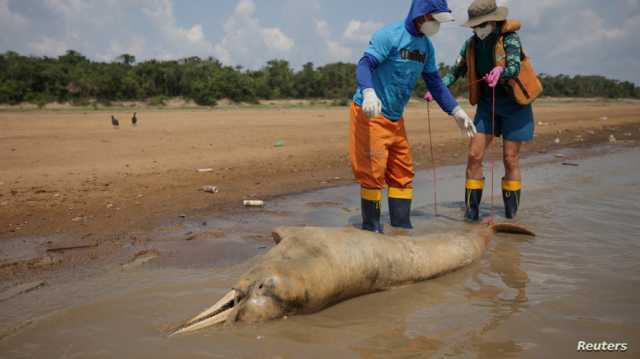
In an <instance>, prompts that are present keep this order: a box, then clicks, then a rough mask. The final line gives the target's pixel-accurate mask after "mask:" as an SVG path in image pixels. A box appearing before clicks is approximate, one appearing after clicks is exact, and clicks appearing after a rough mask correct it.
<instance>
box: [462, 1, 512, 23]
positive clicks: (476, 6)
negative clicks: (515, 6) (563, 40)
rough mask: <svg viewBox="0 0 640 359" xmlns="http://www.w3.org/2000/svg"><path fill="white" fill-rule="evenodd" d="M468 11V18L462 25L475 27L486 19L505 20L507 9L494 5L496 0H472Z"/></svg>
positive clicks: (507, 13)
mask: <svg viewBox="0 0 640 359" xmlns="http://www.w3.org/2000/svg"><path fill="white" fill-rule="evenodd" d="M468 13H469V20H468V21H467V22H466V23H465V24H464V25H463V26H466V27H476V26H478V25H480V24H482V23H485V22H487V21H504V20H506V19H507V16H508V15H509V9H507V8H506V7H504V6H498V5H496V0H473V2H472V3H471V5H469V10H468Z"/></svg>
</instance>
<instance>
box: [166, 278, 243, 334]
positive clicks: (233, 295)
mask: <svg viewBox="0 0 640 359" xmlns="http://www.w3.org/2000/svg"><path fill="white" fill-rule="evenodd" d="M241 298H242V295H241V294H240V292H239V291H237V290H235V289H232V290H231V291H229V292H228V293H227V294H225V295H224V297H222V299H220V300H219V301H218V302H217V303H216V304H214V305H212V306H211V307H209V308H208V309H206V310H204V311H203V312H201V313H200V314H198V315H196V316H195V317H193V318H192V319H191V320H189V321H188V322H186V323H185V324H183V325H181V326H180V327H178V328H177V329H175V330H174V331H173V332H172V333H171V334H169V336H173V335H176V334H183V333H189V332H194V331H196V330H200V329H204V328H207V327H210V326H213V325H216V324H220V323H224V322H226V321H227V319H229V318H230V317H231V314H232V312H233V310H234V309H235V307H236V306H237V305H238V302H239V300H240V299H241Z"/></svg>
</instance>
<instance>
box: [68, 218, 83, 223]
mask: <svg viewBox="0 0 640 359" xmlns="http://www.w3.org/2000/svg"><path fill="white" fill-rule="evenodd" d="M83 219H84V217H74V218H72V219H71V222H80V221H82V220H83Z"/></svg>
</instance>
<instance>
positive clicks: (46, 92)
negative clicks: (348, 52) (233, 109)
mask: <svg viewBox="0 0 640 359" xmlns="http://www.w3.org/2000/svg"><path fill="white" fill-rule="evenodd" d="M440 70H441V72H442V73H446V72H447V71H448V67H447V66H445V65H444V64H440ZM541 79H542V81H543V84H544V87H545V95H546V96H560V97H608V98H640V88H639V87H637V86H635V85H634V84H633V83H630V82H626V81H625V82H622V81H617V80H611V79H607V78H605V77H603V76H573V77H571V76H566V75H557V76H549V75H542V76H541ZM355 88H356V81H355V65H354V64H349V63H332V64H327V65H324V66H320V67H315V66H314V65H313V64H312V63H307V64H305V65H304V66H302V68H301V69H300V70H297V71H295V70H294V69H293V68H292V67H291V66H290V64H289V63H288V62H287V61H285V60H271V61H269V62H267V63H266V64H265V66H263V67H262V68H261V69H259V70H248V69H243V68H242V67H232V66H225V65H223V64H222V63H221V62H220V61H218V60H216V59H214V58H211V57H209V58H206V59H202V58H199V57H188V58H184V59H180V60H169V61H158V60H148V61H144V62H139V63H137V62H136V58H135V56H133V55H129V54H123V55H121V56H119V57H118V58H117V59H116V60H115V61H113V62H111V63H105V62H95V61H91V60H90V59H88V58H87V57H85V56H83V55H82V54H80V53H78V52H76V51H73V50H69V51H67V52H66V53H65V54H64V55H62V56H59V57H57V58H51V57H34V56H23V55H20V54H17V53H15V52H11V51H10V52H6V53H4V54H0V103H4V104H7V103H8V104H17V103H20V102H25V101H26V102H32V103H38V104H46V103H49V102H56V101H57V102H71V103H74V104H83V103H87V102H88V101H89V100H94V99H95V100H97V101H99V102H105V103H108V102H111V101H126V100H149V99H154V98H171V97H184V98H187V99H191V100H193V101H194V102H196V103H197V104H199V105H206V106H213V105H215V104H216V103H217V101H218V100H220V99H223V98H227V99H230V100H232V101H235V102H257V101H258V100H262V99H264V100H267V99H312V98H325V99H338V100H341V101H344V102H345V103H348V99H349V98H350V97H351V96H352V95H353V92H354V89H355ZM424 90H425V85H424V83H423V81H419V82H418V86H417V87H416V89H415V92H414V93H415V95H416V96H421V95H422V94H423V93H424ZM451 90H452V92H453V93H454V94H455V95H465V92H466V81H465V80H464V79H463V80H462V81H458V83H456V84H455V85H454V86H452V88H451Z"/></svg>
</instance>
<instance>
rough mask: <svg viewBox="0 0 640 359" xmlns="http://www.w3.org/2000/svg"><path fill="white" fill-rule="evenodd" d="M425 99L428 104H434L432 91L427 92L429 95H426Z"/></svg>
mask: <svg viewBox="0 0 640 359" xmlns="http://www.w3.org/2000/svg"><path fill="white" fill-rule="evenodd" d="M423 98H424V100H425V101H427V102H432V101H433V96H432V95H431V91H427V93H425V94H424V97H423Z"/></svg>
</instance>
